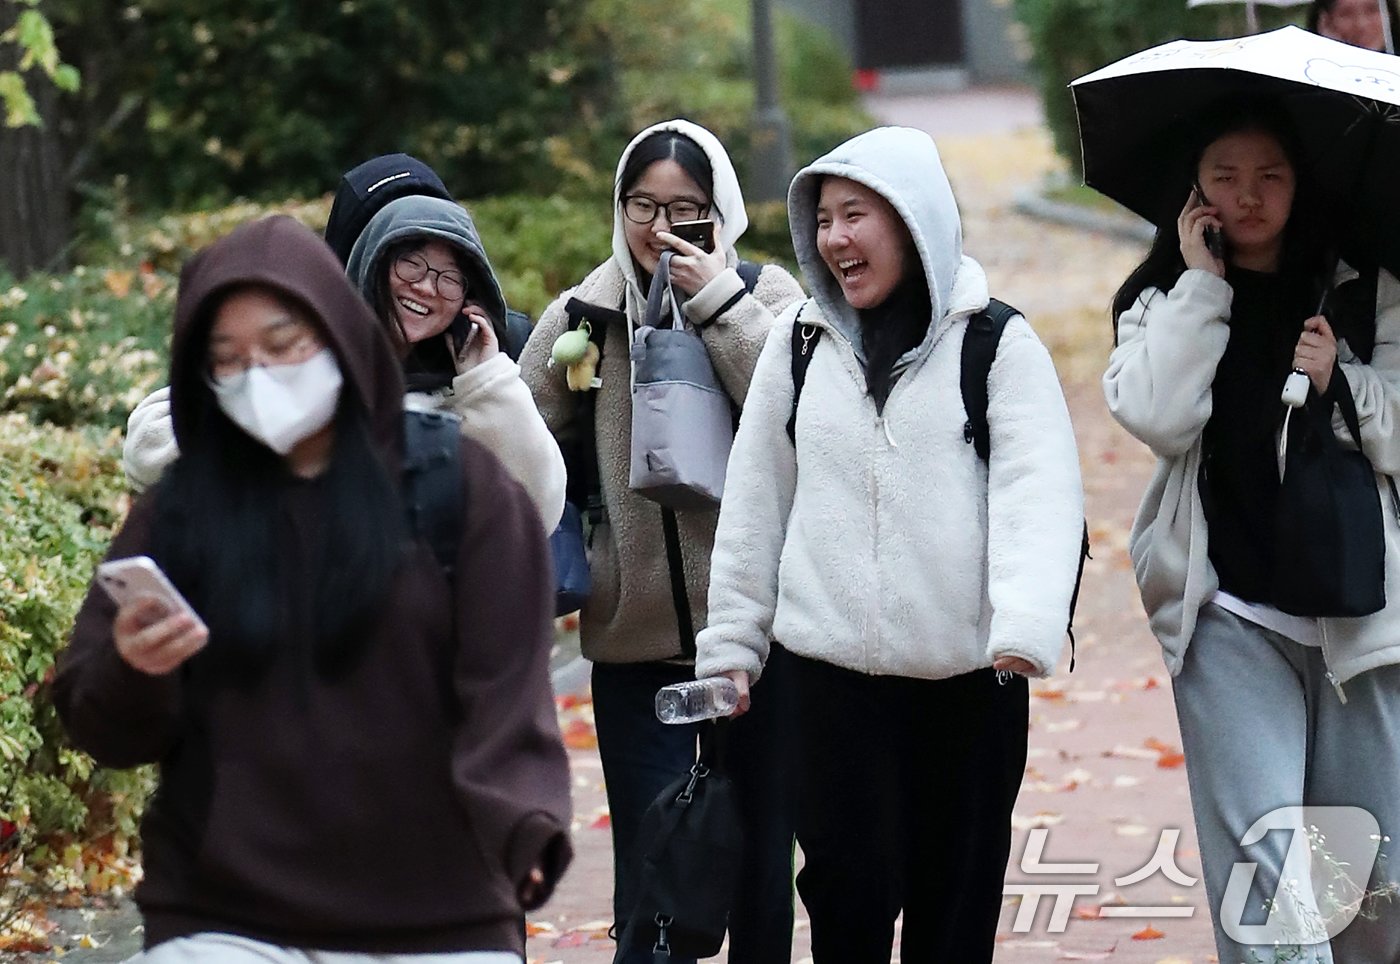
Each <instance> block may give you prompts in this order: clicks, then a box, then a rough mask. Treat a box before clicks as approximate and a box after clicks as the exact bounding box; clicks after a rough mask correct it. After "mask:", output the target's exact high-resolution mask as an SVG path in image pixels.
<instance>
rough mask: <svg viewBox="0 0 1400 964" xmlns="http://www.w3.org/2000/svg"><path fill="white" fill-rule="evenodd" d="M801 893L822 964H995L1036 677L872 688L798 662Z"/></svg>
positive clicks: (869, 681) (985, 674) (866, 680)
mask: <svg viewBox="0 0 1400 964" xmlns="http://www.w3.org/2000/svg"><path fill="white" fill-rule="evenodd" d="M789 669H790V670H791V676H790V680H791V682H792V684H793V697H794V700H795V704H796V722H797V724H798V726H797V730H798V732H799V733H800V743H799V747H798V766H797V770H798V780H797V786H798V802H797V840H798V843H799V844H800V845H801V847H802V852H803V855H804V858H805V861H806V862H805V865H804V867H803V869H802V871H801V873H799V874H798V876H797V890H798V893H799V894H800V895H801V896H802V902H803V904H804V905H806V908H807V913H808V915H809V916H810V918H811V921H812V956H813V959H814V960H815V962H816V964H889V960H890V953H891V950H892V947H893V943H894V922H895V919H896V917H898V916H899V914H900V912H901V911H903V913H904V924H903V932H902V938H901V942H900V958H901V960H902V961H903V962H904V964H950V962H956V964H979V962H984V961H988V962H989V961H991V959H992V952H993V948H994V944H995V938H996V926H997V918H998V916H999V913H1000V910H1001V892H1002V884H1003V880H1004V876H1005V871H1006V862H1007V858H1008V856H1009V855H1010V850H1011V809H1012V806H1013V805H1014V804H1015V802H1016V794H1017V792H1018V791H1019V790H1020V787H1021V777H1022V775H1023V774H1024V772H1025V767H1026V738H1027V727H1028V724H1029V716H1030V711H1029V691H1028V687H1027V682H1026V679H1025V678H1024V677H1021V676H1012V677H1010V678H1009V679H1008V680H1007V682H1005V683H1000V682H998V681H997V676H996V674H995V673H994V672H993V671H992V670H990V669H988V670H979V671H977V672H974V673H968V674H965V675H963V676H955V677H952V678H951V679H942V680H919V679H911V678H908V677H900V676H867V675H865V674H863V673H856V672H852V671H850V670H845V669H841V668H839V667H836V666H833V665H831V664H829V663H823V662H820V661H817V660H811V659H805V658H802V657H799V656H796V655H793V656H792V658H791V663H790V666H789Z"/></svg>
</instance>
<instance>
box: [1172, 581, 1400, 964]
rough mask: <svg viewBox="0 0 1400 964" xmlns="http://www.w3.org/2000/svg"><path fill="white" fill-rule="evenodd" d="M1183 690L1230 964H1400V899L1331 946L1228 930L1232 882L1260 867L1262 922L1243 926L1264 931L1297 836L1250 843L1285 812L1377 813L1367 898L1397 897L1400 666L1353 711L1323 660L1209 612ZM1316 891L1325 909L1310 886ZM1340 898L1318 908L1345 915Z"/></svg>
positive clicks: (1350, 691) (1380, 904) (1217, 917)
mask: <svg viewBox="0 0 1400 964" xmlns="http://www.w3.org/2000/svg"><path fill="white" fill-rule="evenodd" d="M1172 688H1173V693H1174V695H1175V697H1176V709H1177V716H1178V718H1179V720H1180V724H1181V739H1182V744H1183V747H1184V751H1185V754H1186V770H1187V777H1188V779H1189V781H1190V785H1191V805H1192V809H1193V810H1194V812H1195V818H1196V832H1197V836H1198V838H1199V840H1200V850H1201V865H1202V869H1203V872H1204V876H1205V884H1206V894H1207V897H1208V898H1209V901H1210V909H1211V919H1212V923H1213V924H1214V925H1215V943H1216V947H1217V949H1218V951H1219V957H1220V962H1221V964H1240V962H1245V964H1254V962H1256V961H1260V962H1274V961H1290V962H1294V961H1296V962H1306V964H1312V962H1316V964H1396V962H1400V893H1396V894H1394V895H1393V896H1390V897H1389V898H1388V899H1387V898H1385V897H1381V898H1375V899H1370V900H1367V901H1366V902H1365V904H1364V905H1363V909H1362V912H1361V914H1360V915H1359V916H1357V918H1356V919H1355V921H1353V923H1351V925H1350V926H1348V927H1347V928H1346V929H1345V930H1343V931H1342V932H1341V933H1340V934H1338V935H1336V936H1335V937H1333V938H1332V940H1331V941H1330V943H1329V942H1327V941H1323V942H1322V943H1319V944H1314V945H1311V946H1297V945H1293V946H1289V945H1288V944H1287V943H1286V942H1285V944H1284V945H1283V946H1276V945H1272V944H1269V945H1262V944H1251V945H1243V944H1240V943H1236V942H1235V941H1234V940H1231V939H1230V938H1229V936H1228V935H1227V934H1226V933H1225V930H1224V928H1223V927H1222V925H1221V901H1222V898H1223V896H1224V895H1225V892H1226V888H1227V882H1228V881H1229V879H1230V876H1231V871H1232V869H1233V868H1234V866H1235V864H1236V863H1242V862H1249V863H1257V864H1258V870H1257V872H1256V874H1255V880H1254V892H1253V893H1252V894H1251V896H1250V898H1249V900H1248V902H1247V908H1250V909H1252V911H1253V913H1257V915H1258V916H1257V917H1255V916H1253V914H1252V913H1248V912H1247V913H1246V914H1245V915H1244V917H1243V921H1242V922H1243V923H1248V924H1257V923H1263V921H1264V914H1263V910H1262V908H1263V903H1264V901H1265V899H1267V898H1269V897H1271V896H1273V895H1274V894H1275V888H1276V887H1277V885H1278V881H1279V878H1280V874H1281V871H1282V870H1283V868H1284V860H1285V854H1286V853H1287V851H1288V849H1289V844H1290V841H1291V835H1290V834H1288V833H1280V832H1272V833H1269V834H1268V835H1266V836H1265V837H1264V838H1263V839H1262V840H1261V841H1259V842H1258V843H1256V844H1254V845H1251V846H1249V847H1242V846H1241V844H1240V840H1241V839H1242V838H1243V837H1244V836H1245V834H1246V832H1247V831H1248V830H1249V829H1250V827H1251V826H1253V825H1254V824H1255V822H1256V821H1257V820H1259V819H1260V818H1261V817H1263V816H1264V815H1265V814H1268V813H1270V812H1271V811H1273V810H1276V809H1278V808H1280V807H1297V806H1310V807H1324V806H1327V807H1341V806H1350V807H1359V808H1361V809H1363V810H1366V811H1368V812H1369V813H1370V814H1372V815H1373V816H1374V817H1375V819H1376V821H1377V822H1378V823H1379V825H1380V835H1381V841H1380V854H1379V856H1378V857H1377V858H1376V861H1375V863H1374V866H1373V869H1372V873H1371V876H1370V880H1369V884H1368V888H1367V889H1368V890H1371V891H1387V890H1390V889H1394V888H1396V887H1397V882H1400V843H1391V842H1390V841H1389V840H1388V838H1389V837H1394V838H1395V839H1396V841H1400V666H1384V667H1381V668H1379V669H1375V670H1371V671H1370V672H1367V673H1363V674H1361V675H1360V676H1358V677H1356V678H1354V679H1352V680H1349V681H1348V682H1347V683H1346V685H1345V690H1346V697H1347V702H1346V703H1345V704H1343V703H1342V702H1341V700H1340V699H1339V698H1338V696H1337V693H1336V691H1335V690H1334V689H1333V688H1332V685H1331V684H1330V683H1329V682H1328V681H1327V679H1326V677H1325V667H1324V664H1323V660H1322V652H1321V650H1318V649H1314V648H1310V647H1307V646H1303V645H1301V644H1299V643H1296V642H1294V641H1293V640H1290V639H1288V638H1286V637H1284V636H1280V635H1279V634H1277V633H1274V632H1271V631H1270V630H1267V629H1264V628H1263V627H1261V626H1258V625H1256V624H1254V623H1251V622H1249V621H1248V620H1245V619H1241V618H1240V617H1238V616H1236V615H1234V614H1233V613H1230V612H1227V611H1225V610H1223V609H1221V608H1219V607H1218V606H1215V605H1213V604H1207V605H1206V606H1204V607H1203V608H1202V610H1201V613H1200V618H1199V620H1198V621H1197V624H1196V632H1195V634H1194V635H1193V636H1192V637H1191V645H1190V647H1188V649H1187V651H1186V659H1185V664H1184V665H1183V667H1182V671H1181V673H1180V674H1179V675H1178V676H1177V677H1176V679H1175V680H1174V681H1173V683H1172ZM1366 839H1370V835H1369V834H1367V836H1366ZM1323 849H1324V850H1326V849H1327V846H1326V845H1324V848H1323ZM1392 851H1393V856H1394V859H1387V857H1388V855H1390V854H1391V853H1392ZM1285 884H1286V886H1287V885H1288V884H1287V882H1285ZM1294 886H1296V882H1295V883H1294ZM1302 889H1303V892H1304V897H1305V899H1308V901H1309V903H1311V899H1310V898H1311V896H1312V895H1311V891H1312V887H1311V886H1310V885H1309V883H1308V881H1307V880H1306V877H1305V878H1304V879H1303V881H1302ZM1319 889H1325V888H1323V887H1319ZM1330 897H1331V895H1328V894H1323V895H1322V897H1321V898H1319V899H1318V900H1317V901H1316V906H1317V907H1318V908H1321V909H1322V912H1323V913H1324V914H1326V913H1328V908H1329V907H1330V908H1332V909H1333V910H1335V908H1336V903H1335V902H1332V901H1330V900H1329V898H1330ZM1227 909H1228V908H1227Z"/></svg>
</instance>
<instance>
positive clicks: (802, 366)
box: [787, 305, 822, 445]
mask: <svg viewBox="0 0 1400 964" xmlns="http://www.w3.org/2000/svg"><path fill="white" fill-rule="evenodd" d="M804 310H806V305H804V306H803V307H802V309H799V310H798V312H797V317H796V318H794V319H793V320H792V414H791V415H789V416H788V420H787V434H788V439H789V440H790V441H791V442H792V444H793V445H796V444H797V403H798V402H799V401H801V400H802V386H803V385H805V384H806V383H807V369H808V368H809V367H811V364H812V355H814V354H815V353H816V351H817V342H819V341H821V338H822V330H821V328H819V327H818V326H816V325H811V324H808V323H806V322H804V321H803V320H802V312H803V311H804Z"/></svg>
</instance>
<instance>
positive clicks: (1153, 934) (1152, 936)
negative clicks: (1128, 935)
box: [1133, 924, 1167, 941]
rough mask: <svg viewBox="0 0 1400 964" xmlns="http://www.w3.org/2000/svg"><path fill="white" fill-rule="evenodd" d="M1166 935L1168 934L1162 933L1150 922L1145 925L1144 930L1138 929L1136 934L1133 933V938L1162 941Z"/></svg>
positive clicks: (1136, 939)
mask: <svg viewBox="0 0 1400 964" xmlns="http://www.w3.org/2000/svg"><path fill="white" fill-rule="evenodd" d="M1166 936H1167V935H1166V934H1163V933H1162V932H1161V931H1159V930H1158V929H1157V928H1155V927H1153V926H1152V925H1151V924H1148V925H1147V926H1146V927H1144V928H1143V929H1142V930H1140V931H1138V932H1137V933H1136V934H1134V935H1133V940H1135V941H1160V940H1161V939H1162V938H1164V937H1166Z"/></svg>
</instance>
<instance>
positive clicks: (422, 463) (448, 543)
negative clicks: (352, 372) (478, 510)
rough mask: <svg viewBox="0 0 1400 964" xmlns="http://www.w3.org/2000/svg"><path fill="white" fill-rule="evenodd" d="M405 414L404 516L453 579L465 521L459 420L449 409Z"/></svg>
mask: <svg viewBox="0 0 1400 964" xmlns="http://www.w3.org/2000/svg"><path fill="white" fill-rule="evenodd" d="M403 414H404V444H403V483H402V490H403V507H404V517H405V519H406V521H407V522H408V526H409V531H411V532H414V533H416V534H417V535H418V536H419V537H420V538H422V539H424V540H426V541H427V543H428V544H429V545H430V546H432V549H433V554H434V555H435V556H437V560H438V564H439V565H441V566H442V570H443V573H444V574H445V575H446V576H447V579H448V581H449V582H451V580H452V575H453V571H454V570H455V569H456V566H457V548H458V546H459V544H460V542H461V537H462V525H463V506H462V465H461V462H462V459H461V446H460V444H459V443H458V435H459V433H460V425H461V420H460V419H459V418H457V417H456V416H455V415H451V414H449V413H447V412H422V411H413V410H407V411H405V412H404V413H403Z"/></svg>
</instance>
